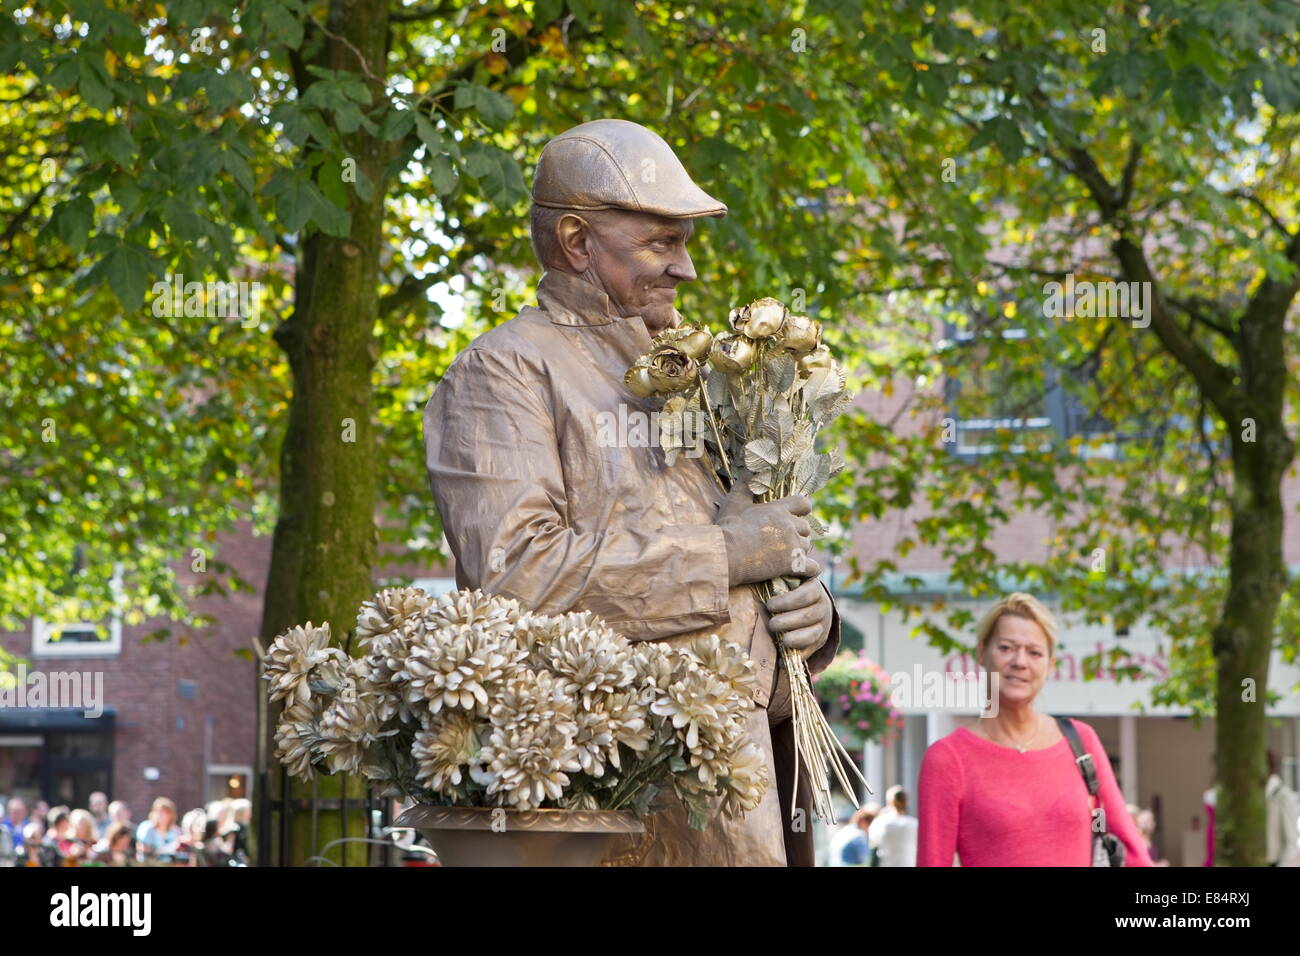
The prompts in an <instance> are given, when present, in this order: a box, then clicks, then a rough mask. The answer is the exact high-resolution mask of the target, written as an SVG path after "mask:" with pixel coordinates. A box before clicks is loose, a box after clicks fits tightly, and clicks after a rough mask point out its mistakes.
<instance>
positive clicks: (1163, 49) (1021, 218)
mask: <svg viewBox="0 0 1300 956" xmlns="http://www.w3.org/2000/svg"><path fill="white" fill-rule="evenodd" d="M1297 26H1300V14H1298V13H1297V10H1296V8H1295V7H1294V5H1292V4H1285V3H1267V2H1266V3H1261V4H1256V5H1252V6H1251V7H1242V6H1239V5H1226V4H1221V3H1213V2H1161V3H1152V4H1149V5H1135V4H1122V3H1121V4H1113V3H1095V4H1094V3H1082V4H1081V3H1068V4H1066V3H1060V4H1055V3H1049V4H1046V5H1043V4H1039V5H1036V6H1034V7H1032V8H1022V9H1019V10H1016V11H1014V12H1012V11H1008V10H1007V9H1005V7H1004V6H1003V5H1002V4H991V3H962V4H955V3H943V2H940V3H937V4H932V5H931V6H930V7H928V8H926V10H925V11H921V10H920V9H919V8H909V10H908V11H907V13H905V14H903V15H901V16H900V15H898V14H896V13H891V14H888V15H882V16H881V17H880V18H879V19H878V20H877V21H876V22H874V23H872V24H870V25H868V27H867V29H866V30H864V32H863V38H864V46H865V47H866V49H867V50H868V51H870V52H869V57H870V59H871V61H872V62H873V63H874V64H876V65H877V66H878V67H879V68H880V73H879V74H878V76H879V77H880V78H881V81H882V83H883V85H884V87H886V89H881V88H873V89H871V90H870V91H866V90H863V91H862V97H861V101H860V115H861V116H862V118H863V121H864V124H865V125H866V128H867V139H868V141H869V142H870V144H871V147H872V149H873V152H874V155H876V156H877V157H878V159H879V161H880V163H881V166H882V168H883V169H884V170H885V171H886V175H887V176H888V178H889V179H890V180H891V181H892V182H894V183H895V184H897V188H896V189H895V191H894V195H895V196H897V197H899V198H900V199H901V200H902V203H903V207H904V212H903V214H902V215H903V218H904V219H905V221H906V222H907V223H908V224H909V225H911V224H913V223H915V222H917V221H918V220H920V219H922V218H923V219H924V221H925V222H928V223H938V224H939V226H938V229H939V231H940V233H942V234H940V235H934V233H933V232H932V231H931V232H930V235H929V238H930V239H932V240H933V244H932V245H931V246H929V248H928V249H925V248H922V249H918V250H917V258H912V259H909V260H908V261H905V262H904V263H902V264H901V265H900V264H899V263H898V262H897V261H891V262H886V263H877V264H876V265H877V266H884V267H885V268H886V269H887V275H886V281H888V278H889V276H890V275H892V276H898V277H909V278H911V279H912V280H913V281H914V282H916V284H917V285H918V286H921V287H924V288H930V289H934V288H935V287H936V286H940V285H942V284H943V283H944V282H950V283H952V284H953V285H954V286H956V288H957V291H956V292H955V293H951V292H950V293H949V294H948V296H947V297H946V301H948V302H953V301H954V299H960V300H961V301H965V302H970V303H974V304H975V308H974V310H973V311H974V313H975V316H974V319H973V320H972V319H971V317H969V316H954V318H955V319H956V324H957V325H958V326H965V327H966V328H969V329H970V330H971V331H972V334H973V335H974V337H975V338H976V339H977V340H978V342H979V344H980V347H981V348H982V349H983V351H982V352H980V353H979V354H978V355H971V354H970V350H969V349H950V350H949V351H948V354H946V355H941V354H937V353H936V350H934V349H933V348H932V347H928V346H927V347H923V348H921V349H919V350H915V351H914V352H913V353H912V358H911V364H912V365H913V366H914V368H915V369H916V370H917V371H921V370H922V369H925V370H928V371H929V372H930V373H931V374H932V375H933V374H934V373H935V371H936V367H937V368H938V369H939V370H941V374H942V372H944V371H946V372H948V373H954V372H959V371H960V370H961V369H962V366H963V365H965V366H966V371H967V373H969V370H970V369H971V368H976V367H983V368H986V369H988V368H994V369H998V370H999V371H1000V372H1001V373H1002V374H1001V377H1000V378H999V386H1000V387H1001V388H1003V389H1005V391H1004V392H1003V396H1002V397H1003V400H1004V401H1005V400H1006V398H1007V396H1008V395H1014V394H1016V386H1021V387H1022V388H1021V391H1020V393H1019V394H1021V395H1024V394H1025V392H1024V389H1023V386H1024V385H1025V384H1026V383H1027V382H1029V381H1031V379H1032V378H1033V376H1034V375H1035V374H1038V375H1041V372H1042V364H1043V360H1044V359H1046V361H1047V363H1048V364H1049V365H1051V366H1055V367H1056V368H1058V369H1065V370H1067V372H1068V373H1072V374H1066V375H1065V376H1064V381H1062V383H1061V385H1062V387H1064V388H1066V389H1068V390H1069V391H1070V393H1071V395H1072V397H1073V398H1074V399H1075V400H1076V401H1078V402H1079V403H1080V407H1081V408H1082V409H1084V410H1085V411H1086V412H1087V413H1088V414H1090V415H1095V416H1101V417H1103V418H1104V419H1105V420H1106V421H1107V423H1108V424H1107V425H1106V426H1104V427H1103V428H1101V429H1099V430H1098V432H1097V434H1096V437H1095V440H1094V441H1091V442H1088V441H1085V440H1084V436H1082V435H1080V436H1076V437H1075V438H1074V440H1073V441H1072V442H1068V443H1065V442H1059V441H1058V442H1055V443H1053V442H1052V440H1051V438H1050V436H1029V437H1028V438H1027V437H1026V436H1025V435H1023V434H1019V435H1015V436H1013V435H1012V434H1010V433H1009V432H1008V433H1004V434H1003V435H1002V436H1001V442H1002V448H1003V449H1004V453H1003V454H1000V455H993V456H989V457H988V458H986V459H985V460H983V461H981V462H979V463H976V464H974V465H970V464H967V463H964V462H963V463H960V464H958V466H957V467H956V468H954V467H953V466H952V464H951V461H952V459H951V456H947V457H948V458H949V461H950V464H948V465H945V464H944V463H942V462H935V464H934V468H935V470H934V472H933V473H932V474H933V476H934V477H933V479H932V480H926V479H923V480H922V482H920V484H921V485H922V486H923V487H922V488H920V489H918V488H917V487H916V486H917V484H918V483H917V480H916V479H917V476H918V475H926V474H927V472H926V471H925V470H923V466H922V465H921V462H922V461H923V460H929V461H934V452H935V444H936V443H935V439H936V438H937V437H938V430H937V429H936V430H934V431H931V432H928V433H927V434H925V435H923V436H920V437H919V438H918V439H917V440H914V441H909V440H905V439H898V438H897V436H890V435H881V434H880V432H879V431H878V430H877V429H875V428H873V427H871V426H867V427H864V429H863V431H864V434H866V435H868V436H870V437H872V438H874V439H875V440H876V442H877V443H878V446H879V444H881V443H883V445H884V446H885V447H886V448H887V449H889V452H891V453H892V452H899V453H901V454H902V457H903V460H904V461H905V464H903V465H902V466H901V467H899V468H898V469H895V470H894V471H893V472H892V476H891V475H885V476H882V478H881V481H880V483H876V484H875V485H874V486H873V483H872V482H871V481H868V482H866V483H864V485H863V486H861V487H860V488H859V489H858V490H857V502H858V503H859V504H865V505H867V509H866V510H868V511H869V512H875V513H877V514H878V513H880V512H881V509H882V505H886V504H887V505H890V506H897V505H907V504H910V503H911V501H912V499H913V494H914V489H915V491H916V492H917V493H925V494H927V495H928V496H929V500H930V502H931V504H934V505H936V506H938V507H939V508H942V509H944V513H938V512H936V513H935V514H934V515H933V516H932V517H931V518H928V519H926V520H924V521H922V522H920V523H919V525H918V529H917V536H916V537H917V538H918V539H919V540H924V541H927V542H930V543H936V544H939V543H941V544H943V546H944V548H945V550H946V551H947V553H948V554H949V555H950V556H951V557H952V559H953V562H954V569H955V574H956V578H957V580H959V581H961V582H963V583H965V584H967V586H968V587H970V589H971V590H972V591H973V592H974V593H980V591H981V590H983V591H987V590H989V589H991V588H992V587H994V586H995V578H996V575H997V574H998V573H1002V574H1006V573H1007V572H1008V571H1010V572H1013V573H1014V574H1015V575H1016V576H1018V577H1019V579H1020V580H1021V581H1024V582H1029V583H1030V584H1033V585H1038V586H1042V587H1044V588H1046V589H1048V590H1052V591H1055V592H1057V593H1058V594H1059V595H1060V596H1061V598H1062V600H1063V602H1064V603H1065V605H1066V606H1067V607H1072V608H1083V609H1086V610H1087V611H1088V612H1089V614H1090V616H1091V617H1092V618H1093V619H1096V620H1103V619H1109V620H1111V621H1114V622H1115V623H1116V624H1117V625H1118V626H1123V625H1125V624H1126V623H1129V622H1132V621H1133V620H1135V619H1137V618H1138V617H1143V616H1147V617H1150V618H1152V619H1153V620H1154V621H1155V622H1157V623H1158V624H1159V625H1160V626H1162V627H1163V629H1164V630H1166V631H1167V632H1168V633H1170V634H1171V636H1172V637H1174V638H1175V639H1176V641H1177V642H1178V643H1177V645H1176V647H1175V658H1174V659H1175V674H1174V679H1173V680H1171V681H1170V682H1169V683H1168V684H1167V685H1166V687H1165V688H1163V690H1162V692H1161V696H1162V698H1163V699H1164V700H1165V701H1172V700H1182V701H1184V702H1190V703H1192V704H1193V706H1194V707H1195V708H1196V709H1197V710H1198V711H1201V712H1210V711H1212V712H1213V713H1214V714H1215V716H1216V718H1217V720H1216V730H1215V732H1216V751H1217V768H1216V769H1217V779H1218V783H1219V802H1218V807H1217V814H1216V840H1217V844H1218V846H1217V851H1216V860H1217V861H1219V862H1222V863H1225V864H1228V865H1259V864H1260V863H1262V862H1263V854H1264V831H1263V813H1264V806H1263V781H1264V778H1265V775H1266V773H1265V770H1264V741H1265V737H1264V732H1265V727H1266V716H1265V710H1264V706H1263V704H1264V699H1265V696H1266V694H1265V688H1266V686H1267V682H1268V673H1269V657H1270V653H1271V652H1272V650H1273V648H1274V646H1275V644H1276V645H1278V646H1280V647H1281V648H1282V649H1283V651H1284V653H1285V654H1286V655H1287V657H1288V659H1293V658H1294V656H1295V653H1296V649H1297V642H1296V639H1295V629H1294V613H1293V603H1292V604H1291V606H1290V607H1289V608H1288V607H1284V601H1285V600H1286V595H1287V594H1288V588H1290V592H1289V593H1290V599H1289V600H1290V602H1294V600H1295V597H1296V590H1295V586H1294V582H1289V580H1288V574H1287V568H1286V565H1285V562H1284V560H1283V550H1282V532H1283V528H1284V526H1285V515H1284V511H1283V504H1282V485H1283V480H1284V478H1285V476H1286V475H1287V474H1288V470H1290V473H1291V474H1292V475H1294V473H1295V470H1294V468H1293V467H1292V466H1293V460H1294V455H1295V433H1296V425H1297V403H1296V399H1297V391H1296V383H1297V379H1296V375H1295V370H1296V368H1297V365H1298V364H1300V340H1298V338H1297V330H1296V326H1295V323H1294V319H1293V317H1292V318H1291V319H1289V318H1288V316H1289V314H1290V310H1291V308H1292V306H1293V303H1294V301H1295V296H1296V293H1297V291H1298V290H1300V269H1298V268H1297V267H1298V266H1300V206H1297V192H1296V181H1297V180H1296V175H1295V170H1296V164H1297V160H1298V159H1300V157H1298V156H1297V152H1296V146H1295V142H1296V136H1295V134H1296V129H1297V125H1298V123H1300V83H1297V80H1296V77H1297V69H1296V67H1297V54H1298V52H1300V51H1298V46H1297V37H1298V36H1300V34H1298V32H1297ZM901 37H915V40H914V41H913V42H907V41H903V40H901V39H900V38H901ZM904 78H905V79H904ZM891 92H892V95H890V94H891ZM899 104H902V105H899ZM1094 237H1095V238H1094ZM918 260H919V261H918ZM973 261H978V266H977V268H975V269H972V268H971V264H972V262H973ZM967 276H968V277H970V278H965V277H967ZM1076 280H1077V281H1079V282H1081V283H1091V282H1098V281H1102V282H1104V281H1108V280H1119V281H1122V282H1128V283H1138V284H1140V285H1138V286H1135V287H1134V291H1139V290H1146V291H1149V293H1150V303H1149V308H1148V309H1147V310H1146V312H1145V313H1141V314H1140V313H1139V312H1138V311H1136V309H1137V302H1136V300H1134V302H1133V303H1132V305H1133V308H1131V309H1129V310H1123V309H1117V308H1116V307H1115V304H1112V305H1111V307H1110V308H1094V309H1089V310H1084V309H1080V310H1078V311H1077V312H1067V313H1065V314H1064V315H1063V314H1061V313H1059V312H1058V313H1056V314H1052V313H1053V309H1052V305H1053V304H1057V303H1056V302H1054V293H1055V292H1057V291H1061V288H1060V287H1054V286H1049V285H1047V284H1046V283H1047V282H1059V283H1066V282H1074V281H1076ZM1125 291H1127V290H1125ZM930 301H931V302H932V303H935V302H942V301H944V299H941V298H938V297H936V296H931V298H930ZM1009 327H1016V328H1017V329H1020V330H1023V332H1024V334H1025V338H1021V339H1015V340H1010V341H1008V340H1007V339H1006V338H1005V337H1004V336H1003V334H1002V330H1003V329H1006V328H1009ZM921 340H922V341H924V337H922V338H921ZM1026 342H1028V343H1032V346H1031V348H1029V349H1026V346H1025V343H1026ZM957 356H960V357H957ZM969 377H970V376H969V374H966V375H965V376H964V378H967V379H968V378H969ZM932 380H933V379H932ZM973 391H975V392H976V393H977V394H976V395H974V396H963V397H964V399H966V400H969V399H970V398H972V397H974V398H975V400H976V401H977V402H978V401H981V400H982V401H985V402H987V401H988V400H989V397H990V396H989V394H988V393H987V391H985V392H984V394H983V395H980V394H978V393H979V391H980V390H979V389H978V388H975V389H973ZM1034 391H1035V390H1034V389H1033V388H1032V387H1031V388H1030V389H1029V392H1030V394H1033V393H1034ZM1037 394H1038V395H1039V396H1041V390H1039V391H1038V392H1037ZM936 424H937V423H936ZM1103 441H1106V442H1111V443H1117V444H1118V447H1119V448H1120V449H1121V450H1120V452H1119V454H1118V455H1116V456H1114V457H1113V459H1111V460H1107V459H1106V458H1099V457H1097V450H1098V446H1099V445H1100V444H1101V443H1102V442H1103ZM1013 443H1019V444H1022V445H1025V446H1027V447H1026V450H1025V451H1024V452H1023V453H1017V454H1012V453H1010V448H1011V446H1012V444H1013ZM939 447H942V446H941V445H940V446H939ZM1007 498H1012V499H1013V505H1014V506H1013V507H1010V508H1006V507H1003V503H1005V502H1006V500H1007ZM1024 508H1029V509H1032V510H1039V511H1040V512H1041V513H1043V514H1045V515H1047V516H1049V517H1050V519H1051V520H1052V521H1053V522H1054V523H1055V524H1056V525H1057V527H1056V536H1055V540H1054V541H1052V542H1050V543H1049V545H1048V547H1047V549H1046V550H1047V553H1046V555H1045V558H1044V560H1028V561H1023V562H1016V563H1013V564H1011V565H1010V566H1008V565H1007V564H1005V563H999V562H996V561H995V560H994V554H993V551H992V550H991V549H990V548H989V547H988V546H987V539H988V536H989V534H990V533H991V531H992V529H993V528H995V527H996V526H997V525H998V524H1000V523H1002V522H1005V521H1006V520H1009V518H1010V516H1011V515H1012V514H1014V513H1015V512H1016V511H1018V510H1020V509H1024ZM859 513H861V512H860V511H859ZM955 532H956V533H955ZM1098 556H1100V558H1101V559H1102V561H1103V562H1104V563H1103V564H1102V565H1101V569H1100V573H1099V568H1098V565H1097V561H1096V559H1097V557H1098ZM1180 566H1181V570H1180ZM955 623H957V624H959V625H964V624H967V623H969V621H968V620H966V619H958V620H957V621H956V622H955ZM935 637H936V639H937V640H940V641H943V640H948V639H950V638H948V637H947V636H946V635H943V634H936V635H935ZM1211 701H1213V704H1212V706H1210V702H1211Z"/></svg>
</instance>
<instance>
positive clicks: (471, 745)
mask: <svg viewBox="0 0 1300 956" xmlns="http://www.w3.org/2000/svg"><path fill="white" fill-rule="evenodd" d="M478 727H479V724H478V721H476V720H475V719H474V717H473V715H472V714H468V713H466V712H465V711H462V710H448V711H444V712H443V713H441V714H439V715H438V716H437V717H435V718H433V719H432V720H430V722H429V729H428V730H421V731H418V732H417V733H416V735H415V744H414V745H413V746H412V748H411V756H413V757H414V758H415V762H416V773H415V779H416V780H418V781H419V782H420V783H422V784H424V785H425V786H427V787H428V788H429V789H430V790H433V791H435V792H437V793H443V792H445V791H446V790H448V789H450V788H451V787H455V786H458V785H459V784H460V783H461V781H462V780H463V779H464V778H465V776H466V775H467V774H468V773H469V769H470V766H471V764H473V763H474V762H475V761H476V759H477V758H478V755H479V750H480V746H479V739H478Z"/></svg>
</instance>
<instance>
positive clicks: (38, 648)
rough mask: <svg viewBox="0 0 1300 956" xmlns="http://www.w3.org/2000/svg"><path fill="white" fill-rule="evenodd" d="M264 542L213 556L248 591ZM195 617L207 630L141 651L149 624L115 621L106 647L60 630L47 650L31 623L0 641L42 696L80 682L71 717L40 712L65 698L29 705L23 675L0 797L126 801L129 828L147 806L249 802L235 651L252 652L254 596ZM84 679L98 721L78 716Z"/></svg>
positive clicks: (3, 731)
mask: <svg viewBox="0 0 1300 956" xmlns="http://www.w3.org/2000/svg"><path fill="white" fill-rule="evenodd" d="M270 544H271V542H270V538H269V537H261V538H258V537H253V536H252V535H251V534H248V533H246V532H245V533H238V534H231V535H229V536H227V537H226V538H225V539H224V540H223V541H222V542H221V551H220V553H221V557H222V559H223V560H225V561H227V562H228V563H230V564H232V565H233V566H235V567H236V568H238V569H239V571H240V573H241V574H242V575H243V576H244V578H245V579H246V580H248V581H250V582H252V583H253V584H254V585H256V584H258V583H260V582H261V581H262V580H263V579H264V578H265V575H266V568H267V564H268V561H269V558H270ZM178 573H181V569H178ZM198 577H199V575H197V574H193V573H192V572H190V571H189V568H188V566H187V567H185V568H184V569H183V573H181V580H182V582H183V583H188V582H192V581H195V580H196V579H197V578H198ZM196 607H197V608H198V609H199V610H200V611H202V612H204V613H207V614H209V615H211V616H212V617H213V618H215V623H214V624H213V625H212V626H211V627H210V628H208V629H206V630H205V631H204V632H202V634H201V635H199V636H194V635H186V634H184V633H182V632H179V631H173V634H172V636H171V637H170V638H169V639H167V640H166V641H163V642H156V641H153V642H149V643H142V639H143V638H144V636H145V635H146V634H148V633H150V632H151V631H153V630H155V629H156V628H157V627H158V626H159V624H158V622H156V621H146V622H144V623H143V624H141V625H138V626H129V625H124V624H121V623H120V622H114V623H113V624H112V626H111V633H112V637H111V639H110V640H108V641H102V640H94V639H93V634H92V633H91V632H84V633H83V632H79V631H77V630H75V629H70V630H68V631H66V632H65V633H64V635H63V637H62V638H61V639H60V640H59V641H58V642H51V641H49V640H48V639H47V638H48V635H47V634H46V629H45V628H44V627H43V626H42V624H41V622H40V621H38V620H34V621H32V622H31V626H30V627H29V629H28V630H26V631H21V632H6V633H0V646H3V647H4V648H5V650H7V651H9V652H10V653H12V654H15V655H17V656H19V657H21V658H24V659H25V668H26V671H27V673H28V675H34V674H36V673H40V674H43V675H45V677H46V680H45V684H46V686H47V687H48V688H50V689H51V691H52V690H53V688H54V687H55V686H56V683H57V681H56V678H55V675H57V674H63V675H66V677H67V679H66V680H65V681H64V689H65V690H67V689H69V688H71V687H72V686H75V685H74V682H73V675H81V676H82V677H83V678H87V679H85V680H83V681H82V685H83V686H82V697H83V699H82V701H81V702H80V703H81V704H82V707H80V708H78V707H67V706H50V705H52V704H59V703H64V704H66V703H68V702H69V701H68V699H67V698H66V695H65V696H64V698H63V699H60V700H54V699H52V698H53V697H54V696H55V695H54V694H52V693H47V695H46V699H45V700H41V699H40V698H38V697H35V695H34V694H32V693H31V690H33V689H34V687H35V685H36V683H37V681H38V680H39V679H38V678H35V677H33V676H29V677H28V684H29V693H28V694H27V698H28V699H27V700H25V701H22V703H25V704H27V706H8V707H0V795H6V796H7V795H14V794H16V795H18V796H22V797H24V798H26V799H27V800H28V802H29V803H30V802H31V801H32V800H35V799H44V800H46V801H47V802H49V803H50V804H51V805H55V804H60V803H63V804H67V805H68V806H71V807H84V806H85V805H86V800H87V797H88V796H89V794H90V793H91V792H93V791H95V790H102V791H104V792H105V793H107V794H108V796H109V798H110V799H113V800H125V801H126V802H127V803H128V804H129V805H130V807H131V811H132V817H133V819H135V820H137V821H138V820H141V819H143V817H144V816H145V814H146V813H147V812H148V809H149V805H150V803H151V802H152V801H153V799H154V798H155V797H158V796H165V797H170V798H171V799H172V800H174V801H175V802H176V805H177V808H178V809H179V811H180V812H181V813H184V812H185V811H186V810H188V809H190V808H191V807H197V806H200V805H202V804H203V803H204V802H205V801H207V800H211V799H215V798H217V797H222V796H248V795H249V791H250V787H251V785H252V782H253V753H254V739H255V722H256V710H255V706H254V704H255V700H256V698H255V696H254V695H255V686H254V685H255V681H256V678H255V674H254V663H253V660H252V658H251V657H249V656H247V655H243V656H241V655H240V654H239V653H238V652H239V651H241V650H249V649H251V644H250V638H251V637H253V636H254V635H255V634H256V633H257V626H258V622H259V620H260V618H261V612H262V596H261V592H260V589H258V590H257V591H254V592H238V593H234V594H231V595H229V596H227V597H223V598H214V597H208V598H200V599H198V600H197V601H196ZM78 638H80V639H78ZM92 677H93V680H94V681H96V682H99V687H100V688H101V693H100V694H99V695H98V696H99V698H100V699H99V701H98V703H99V704H100V706H101V707H102V710H103V713H102V714H101V715H99V716H86V705H87V704H89V703H92V701H90V698H91V697H92V695H93V692H92V691H91V690H90V689H89V688H90V686H91V679H90V678H92ZM33 698H35V699H33ZM72 702H73V703H77V701H75V700H74V701H72ZM33 703H35V704H42V705H45V706H32V704H33ZM92 709H97V708H92Z"/></svg>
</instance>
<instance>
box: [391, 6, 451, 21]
mask: <svg viewBox="0 0 1300 956" xmlns="http://www.w3.org/2000/svg"><path fill="white" fill-rule="evenodd" d="M455 11H456V5H455V4H454V3H435V4H432V5H430V6H427V7H403V8H401V9H399V10H394V11H392V12H391V13H389V14H388V22H389V23H415V22H416V21H417V20H436V19H440V18H443V17H446V16H449V15H450V14H452V13H454V12H455Z"/></svg>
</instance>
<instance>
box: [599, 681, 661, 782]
mask: <svg viewBox="0 0 1300 956" xmlns="http://www.w3.org/2000/svg"><path fill="white" fill-rule="evenodd" d="M602 707H603V708H604V709H605V711H606V712H607V713H608V715H609V725H610V732H611V733H612V734H613V735H614V743H615V744H616V745H617V744H624V745H626V746H628V747H630V748H631V749H632V750H635V751H636V752H638V753H644V752H645V751H646V750H647V749H649V747H650V742H651V740H653V739H654V727H653V726H651V721H650V709H649V707H647V706H646V705H645V704H643V703H642V702H641V700H640V699H639V698H638V697H637V693H636V690H635V688H629V689H628V690H625V691H618V692H616V693H613V694H610V695H609V696H608V697H606V698H605V700H604V703H603V704H602ZM610 762H611V763H612V764H613V765H614V766H615V767H619V757H618V747H617V746H615V747H613V748H612V750H611V752H610ZM619 769H621V768H619Z"/></svg>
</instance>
